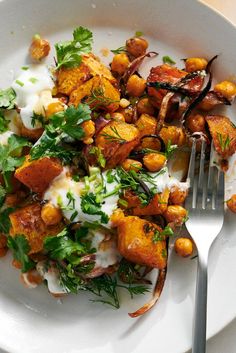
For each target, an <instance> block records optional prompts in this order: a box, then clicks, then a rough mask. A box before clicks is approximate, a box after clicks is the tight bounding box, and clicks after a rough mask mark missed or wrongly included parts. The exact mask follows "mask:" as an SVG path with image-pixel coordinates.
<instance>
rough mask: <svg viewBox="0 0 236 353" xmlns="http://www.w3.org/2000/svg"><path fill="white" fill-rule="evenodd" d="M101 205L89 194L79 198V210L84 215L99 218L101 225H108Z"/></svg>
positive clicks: (107, 219)
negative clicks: (97, 216)
mask: <svg viewBox="0 0 236 353" xmlns="http://www.w3.org/2000/svg"><path fill="white" fill-rule="evenodd" d="M101 208H102V205H101V203H100V202H97V198H96V195H95V194H93V193H91V192H89V193H87V194H86V195H83V196H82V197H81V209H82V211H83V212H84V213H87V214H91V215H99V216H101V222H102V223H108V221H109V217H108V215H107V214H106V213H105V212H103V211H102V210H101Z"/></svg>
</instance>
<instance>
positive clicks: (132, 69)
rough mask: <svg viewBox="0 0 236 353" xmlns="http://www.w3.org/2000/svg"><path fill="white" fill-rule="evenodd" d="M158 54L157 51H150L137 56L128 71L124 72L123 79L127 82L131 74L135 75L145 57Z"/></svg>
mask: <svg viewBox="0 0 236 353" xmlns="http://www.w3.org/2000/svg"><path fill="white" fill-rule="evenodd" d="M157 55H158V53H157V52H155V51H149V52H148V53H146V54H144V55H141V56H139V57H138V58H136V59H135V60H133V61H132V62H131V64H130V65H129V67H128V69H127V70H126V72H125V73H124V75H123V76H122V81H123V82H124V83H126V82H127V81H128V79H129V77H130V76H131V75H133V74H134V73H135V72H136V71H137V70H138V69H139V67H140V65H141V64H142V62H143V60H144V59H145V58H154V57H155V56H157Z"/></svg>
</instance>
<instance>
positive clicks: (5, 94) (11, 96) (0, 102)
mask: <svg viewBox="0 0 236 353" xmlns="http://www.w3.org/2000/svg"><path fill="white" fill-rule="evenodd" d="M15 99H16V92H15V91H14V89H13V88H7V89H1V90H0V108H3V109H13V108H14V106H15Z"/></svg>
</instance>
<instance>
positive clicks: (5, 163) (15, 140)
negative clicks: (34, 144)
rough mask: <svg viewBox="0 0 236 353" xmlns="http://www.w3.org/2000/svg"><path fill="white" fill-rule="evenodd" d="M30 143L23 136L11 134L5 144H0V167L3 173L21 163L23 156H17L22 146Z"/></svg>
mask: <svg viewBox="0 0 236 353" xmlns="http://www.w3.org/2000/svg"><path fill="white" fill-rule="evenodd" d="M30 145H31V144H30V143H29V142H28V141H27V140H26V139H24V138H23V137H20V136H17V135H11V136H10V137H9V138H8V144H7V145H0V169H1V170H2V172H3V173H6V172H12V171H14V170H15V168H17V167H19V166H21V165H22V163H23V162H24V160H25V157H24V156H23V157H19V156H17V155H19V152H21V149H22V147H24V146H30Z"/></svg>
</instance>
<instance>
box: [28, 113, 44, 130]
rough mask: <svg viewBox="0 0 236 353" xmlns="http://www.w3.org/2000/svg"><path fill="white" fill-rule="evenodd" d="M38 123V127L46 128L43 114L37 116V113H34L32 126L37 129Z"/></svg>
mask: <svg viewBox="0 0 236 353" xmlns="http://www.w3.org/2000/svg"><path fill="white" fill-rule="evenodd" d="M37 123H38V125H40V126H42V127H44V126H45V119H44V116H43V115H42V114H37V113H35V112H33V116H32V118H31V124H32V126H33V127H35V126H36V124H37Z"/></svg>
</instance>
